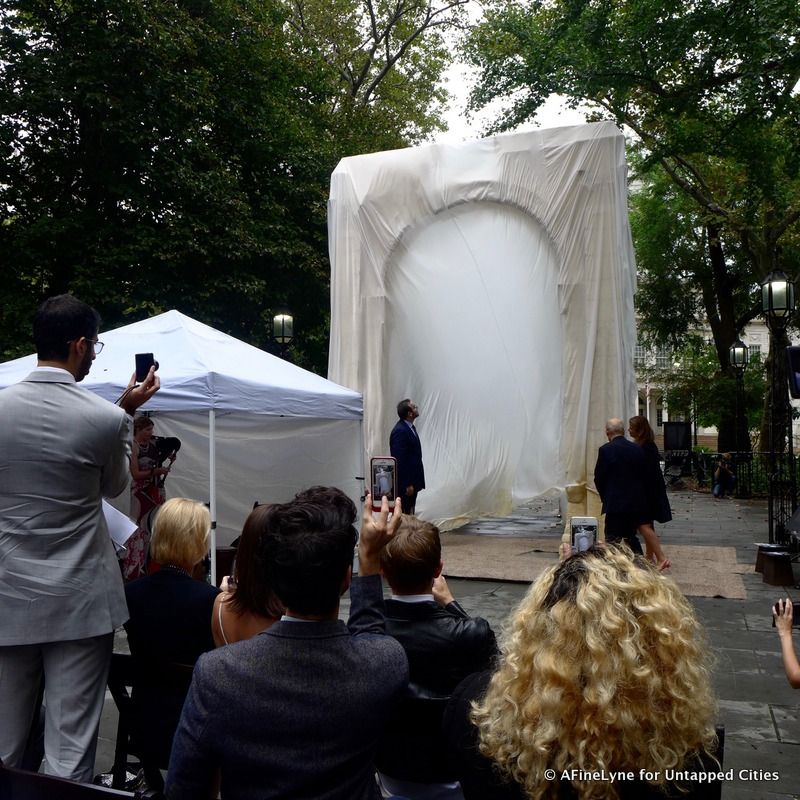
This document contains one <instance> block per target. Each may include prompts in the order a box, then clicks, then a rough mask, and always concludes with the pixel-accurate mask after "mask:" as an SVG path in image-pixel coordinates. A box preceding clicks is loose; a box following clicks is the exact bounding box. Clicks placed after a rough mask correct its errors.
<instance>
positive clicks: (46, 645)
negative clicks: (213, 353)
mask: <svg viewBox="0 0 800 800" xmlns="http://www.w3.org/2000/svg"><path fill="white" fill-rule="evenodd" d="M99 326H100V316H99V315H98V313H97V312H96V311H95V310H94V309H93V308H91V307H90V306H88V305H86V304H85V303H82V302H81V301H80V300H78V299H77V298H76V297H73V296H72V295H69V294H62V295H58V296H57V297H51V298H49V299H48V300H45V302H44V303H42V305H41V306H40V307H39V309H38V311H37V312H36V316H35V317H34V321H33V338H34V341H35V343H36V351H37V356H38V360H37V366H36V369H34V370H33V372H31V374H30V375H28V376H27V377H26V378H25V379H24V380H23V381H21V382H20V383H18V384H16V385H14V386H10V387H8V388H7V389H4V390H3V391H2V392H0V416H1V417H2V419H3V425H2V427H1V428H0V615H1V616H2V624H0V759H2V760H3V762H4V763H5V764H7V765H8V766H11V767H15V766H17V765H18V764H19V763H20V760H21V758H22V753H23V750H24V747H25V743H26V741H27V738H28V733H29V731H30V728H31V720H32V719H33V717H34V714H35V713H36V708H37V704H38V691H39V686H40V685H41V679H42V677H44V682H45V684H46V687H47V689H46V705H45V709H46V714H45V766H44V770H45V772H47V773H48V774H50V775H58V776H60V777H63V778H71V779H73V780H76V781H91V779H92V775H93V771H94V756H95V748H96V746H97V731H98V726H99V723H100V714H101V711H102V709H103V700H104V698H105V687H106V676H107V675H108V668H109V664H110V662H111V650H112V646H113V638H114V630H115V629H116V628H117V627H119V626H120V625H121V624H122V623H123V622H125V620H126V619H127V618H128V609H127V607H126V605H125V594H124V591H123V588H122V577H121V575H120V571H119V565H118V564H117V557H116V553H115V552H114V546H113V544H112V542H111V539H110V538H109V535H108V527H107V525H106V521H105V518H104V516H103V510H102V503H101V501H102V498H103V497H116V496H117V495H118V494H120V493H121V492H122V491H123V490H124V489H125V487H126V486H127V485H128V478H129V468H130V465H129V457H130V447H131V426H132V423H133V420H132V418H131V417H132V415H133V413H134V411H135V410H136V409H137V408H138V407H139V406H140V405H141V404H142V403H144V402H145V401H146V400H147V399H149V398H150V397H152V395H153V394H154V393H155V392H156V391H157V390H158V388H159V381H158V378H157V377H156V376H155V371H154V370H153V369H151V370H150V373H149V374H148V376H147V378H146V379H145V380H144V381H143V382H142V384H141V385H139V386H135V387H134V386H133V383H132V384H131V388H130V390H129V391H128V392H127V393H126V394H125V395H124V396H123V399H121V400H120V406H122V407H121V408H120V407H119V406H116V405H113V404H112V403H109V402H108V401H107V400H103V399H102V398H100V397H98V396H97V395H96V394H93V393H92V392H88V391H86V390H85V389H82V388H80V386H78V384H79V383H80V381H82V380H83V379H84V378H85V377H86V376H87V375H88V374H89V370H90V368H91V366H92V362H93V361H94V358H95V356H96V355H97V354H98V353H100V351H101V350H102V348H103V344H102V342H99V341H98V340H97V334H98V331H99ZM106 357H108V356H106ZM111 357H112V358H113V354H112V356H111Z"/></svg>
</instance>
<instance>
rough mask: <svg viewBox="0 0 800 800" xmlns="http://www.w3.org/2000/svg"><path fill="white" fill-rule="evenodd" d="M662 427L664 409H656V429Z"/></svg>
mask: <svg viewBox="0 0 800 800" xmlns="http://www.w3.org/2000/svg"><path fill="white" fill-rule="evenodd" d="M663 426H664V409H663V408H657V409H656V427H657V428H661V427H663Z"/></svg>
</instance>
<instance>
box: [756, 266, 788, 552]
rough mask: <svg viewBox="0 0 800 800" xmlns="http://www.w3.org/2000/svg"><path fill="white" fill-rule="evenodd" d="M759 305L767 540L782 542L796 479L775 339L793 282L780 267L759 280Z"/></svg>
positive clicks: (784, 323) (780, 333)
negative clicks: (766, 371)
mask: <svg viewBox="0 0 800 800" xmlns="http://www.w3.org/2000/svg"><path fill="white" fill-rule="evenodd" d="M761 308H762V310H763V312H764V316H765V318H766V322H767V327H768V328H769V332H770V353H769V358H770V364H771V369H770V387H769V392H770V403H769V541H770V543H775V542H779V543H781V544H783V543H785V542H786V540H787V538H788V536H787V523H788V521H789V517H791V515H792V513H793V512H794V510H795V507H796V506H797V481H796V478H795V473H794V446H793V442H792V409H791V403H790V402H789V394H788V392H787V389H786V379H785V378H786V376H785V374H784V372H783V368H784V359H783V358H782V357H781V355H782V354H780V353H778V352H777V349H778V347H777V345H778V342H779V341H783V339H784V336H785V330H786V326H787V324H788V323H789V320H790V319H791V316H792V313H793V312H794V284H793V283H792V282H791V281H790V280H789V278H788V277H787V276H786V275H785V273H783V272H781V271H780V270H774V271H773V272H771V273H770V274H769V275H768V276H767V277H766V279H765V280H764V282H763V283H762V284H761ZM787 439H788V447H787ZM784 450H785V451H786V456H785V457H784Z"/></svg>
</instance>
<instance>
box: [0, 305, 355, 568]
mask: <svg viewBox="0 0 800 800" xmlns="http://www.w3.org/2000/svg"><path fill="white" fill-rule="evenodd" d="M100 340H101V341H102V342H103V343H104V344H105V348H104V349H103V352H102V353H101V354H100V355H99V356H97V358H96V359H95V361H94V363H93V365H92V370H91V372H90V373H89V375H88V377H87V378H85V379H84V381H83V382H82V384H81V385H82V386H84V387H86V388H87V389H89V390H91V391H93V392H95V393H96V394H98V395H100V396H101V397H104V398H106V399H107V400H110V401H112V402H113V401H115V400H116V399H117V398H118V397H119V396H120V395H121V394H122V392H123V391H124V389H125V387H126V386H127V384H128V381H129V380H130V377H131V374H132V373H133V368H134V354H135V353H150V352H152V353H153V354H154V356H155V358H156V360H157V361H159V363H160V366H159V370H158V374H159V377H160V379H161V390H160V391H159V392H158V393H157V394H156V395H155V396H154V397H153V398H152V399H151V400H150V401H149V402H148V403H147V404H146V405H145V406H143V408H142V411H146V412H149V413H150V414H151V416H152V417H153V420H154V422H155V424H156V434H157V435H162V436H177V437H178V438H180V439H181V442H182V448H181V451H180V453H179V455H178V459H177V461H176V462H175V466H174V469H173V471H172V473H171V474H170V477H169V479H168V481H167V491H168V495H169V496H172V497H175V496H183V497H191V498H194V499H196V500H201V501H203V502H210V507H211V515H212V520H214V526H213V528H212V553H213V552H214V547H215V545H216V543H217V531H219V534H220V535H219V538H220V543H221V544H228V543H230V542H231V541H232V540H233V539H234V538H235V537H236V536H238V535H239V533H240V532H241V527H242V523H243V522H244V519H245V518H246V517H247V514H248V513H249V511H250V509H251V508H252V506H253V503H254V501H274V502H281V501H285V500H289V499H290V498H291V497H292V496H293V495H294V493H295V492H297V491H298V490H300V489H303V488H306V487H308V486H310V485H314V484H327V485H336V486H338V487H339V488H341V489H342V490H343V491H345V492H346V493H347V494H348V495H349V496H350V497H352V498H353V499H354V500H355V499H356V498H357V497H358V496H359V495H360V494H361V486H360V484H359V482H358V480H357V479H356V476H358V475H362V474H363V471H362V470H363V461H362V445H361V417H362V400H361V396H360V395H359V394H358V393H357V392H354V391H352V390H349V389H345V388H343V387H341V386H337V385H336V384H334V383H331V382H330V381H327V380H325V379H324V378H321V377H320V376H318V375H314V374H313V373H311V372H307V371H306V370H303V369H300V368H299V367H296V366H294V365H293V364H290V363H289V362H287V361H283V360H281V359H280V358H277V357H275V356H273V355H270V354H269V353H265V352H264V351H263V350H259V349H258V348H256V347H253V346H251V345H249V344H245V343H244V342H241V341H239V340H237V339H235V338H233V337H232V336H228V335H227V334H225V333H221V332H220V331H217V330H214V328H211V327H209V326H208V325H204V324H202V323H200V322H197V321H196V320H193V319H191V318H190V317H187V316H185V315H184V314H181V313H180V312H178V311H168V312H166V313H164V314H160V315H158V316H155V317H152V318H150V319H147V320H143V321H142V322H136V323H133V324H131V325H126V326H124V327H122V328H117V329H116V330H112V331H103V332H101V334H100ZM35 365H36V357H35V355H31V356H26V357H24V358H19V359H16V360H14V361H8V362H6V363H4V364H0V388H3V387H6V386H9V385H11V384H14V383H17V382H18V381H20V380H22V379H23V378H24V377H25V376H26V375H27V374H28V373H29V372H30V371H31V370H32V369H33V367H34V366H35ZM64 424H69V420H65V421H64ZM115 505H117V506H118V507H119V508H120V510H123V511H125V512H126V513H127V511H128V507H127V506H128V498H127V497H121V498H119V499H118V500H117V502H116V503H115ZM214 577H216V575H214Z"/></svg>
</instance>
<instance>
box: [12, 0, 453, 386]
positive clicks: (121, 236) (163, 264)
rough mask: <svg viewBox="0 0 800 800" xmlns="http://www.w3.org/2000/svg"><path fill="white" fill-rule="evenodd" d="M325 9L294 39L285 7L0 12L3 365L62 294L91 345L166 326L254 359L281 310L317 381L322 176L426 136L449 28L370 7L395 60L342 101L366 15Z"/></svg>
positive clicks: (95, 1)
mask: <svg viewBox="0 0 800 800" xmlns="http://www.w3.org/2000/svg"><path fill="white" fill-rule="evenodd" d="M464 1H465V0H459V2H464ZM337 2H338V5H337V6H336V7H335V8H334V7H333V6H328V5H324V4H322V3H317V5H316V9H315V10H314V15H315V16H314V20H315V26H314V27H313V28H308V29H307V30H304V31H303V38H302V41H300V38H299V33H298V29H297V27H296V25H295V24H294V23H295V20H294V18H293V17H292V16H291V15H292V14H293V13H294V11H295V10H296V9H297V8H298V6H297V5H296V4H290V3H288V2H284V0H185V1H182V2H175V0H55V1H54V2H53V1H52V0H51V2H43V0H0V20H2V25H0V51H2V53H3V57H2V59H1V60H0V269H2V274H3V276H4V301H3V304H2V309H1V310H0V341H2V342H3V344H2V348H3V352H2V356H3V357H5V358H8V357H13V356H16V355H20V354H23V353H26V352H30V350H31V341H30V320H31V317H32V315H33V311H34V310H35V308H36V306H37V305H38V303H39V302H40V301H41V300H42V299H43V298H44V297H46V296H48V295H51V294H55V293H60V292H64V291H72V292H74V293H75V294H77V295H78V296H79V297H81V298H82V299H84V300H85V301H87V302H89V303H91V304H93V305H95V306H96V307H97V308H98V310H99V311H100V312H101V314H102V316H103V318H104V324H105V326H106V327H113V326H115V325H117V324H121V323H123V322H130V321H133V320H136V319H140V318H142V317H144V316H147V315H150V314H154V313H158V312H160V311H163V310H166V309H169V308H177V309H179V310H181V311H184V312H185V313H187V314H190V315H192V316H195V317H197V318H199V319H201V320H202V321H204V322H207V323H209V324H211V325H214V326H216V327H219V328H222V329H223V330H225V331H227V332H229V333H231V334H233V335H234V336H237V337H239V338H242V339H245V340H246V341H249V342H251V343H253V344H256V345H258V346H262V347H264V346H267V345H268V344H269V335H270V329H269V320H270V318H271V311H272V310H273V309H276V308H278V307H280V306H288V307H290V308H291V309H292V311H293V313H294V316H295V330H296V332H297V334H298V338H297V340H296V342H295V344H294V345H293V349H292V353H293V357H294V358H295V360H296V361H297V362H298V363H300V364H301V365H303V366H306V367H309V368H312V369H316V370H317V371H320V372H324V370H325V368H326V365H327V337H328V325H329V314H328V308H329V302H330V301H329V264H328V258H327V224H326V216H327V196H328V183H329V179H330V173H331V171H332V170H333V168H334V167H335V165H336V163H337V162H338V161H339V159H340V158H342V157H343V156H346V155H352V154H354V153H357V152H362V151H370V150H377V149H382V148H385V147H400V146H404V145H405V144H407V143H408V141H412V140H415V139H416V138H419V137H422V136H424V135H426V134H427V133H428V132H429V131H431V130H433V129H434V128H435V127H436V125H437V124H438V121H437V120H438V118H437V116H436V111H435V107H436V104H437V103H438V102H439V100H440V99H441V96H442V95H441V91H440V90H438V89H435V88H432V86H433V85H434V84H435V83H436V79H437V78H438V75H439V73H440V72H441V70H442V68H443V66H444V64H445V60H446V58H445V53H444V50H443V48H442V41H441V36H440V34H439V32H438V26H439V22H440V21H445V20H449V19H450V17H447V16H446V15H445V14H444V13H442V14H437V15H436V16H435V17H434V18H433V19H432V20H428V23H429V24H430V25H434V22H435V25H434V27H433V28H432V29H431V30H432V31H433V34H432V35H431V36H430V37H428V36H427V35H426V30H427V28H426V27H425V25H424V23H425V19H424V13H423V12H424V8H425V7H424V6H422V5H421V4H419V3H405V4H401V5H400V6H396V7H395V6H393V7H392V8H396V9H398V10H399V9H402V10H403V13H402V14H399V16H397V18H396V19H395V18H394V17H392V15H391V13H390V11H391V9H390V8H389V7H388V6H386V7H384V5H380V6H376V9H377V11H378V12H379V14H378V16H377V17H376V18H375V22H376V24H379V23H381V21H382V20H384V21H385V22H386V27H385V29H384V33H385V37H384V39H383V40H382V41H383V43H384V44H385V45H386V47H389V45H390V43H392V44H393V46H394V47H395V49H394V50H391V51H389V50H387V49H383V50H373V51H372V52H371V54H370V59H369V69H368V70H367V73H366V75H367V76H368V81H369V87H370V91H369V94H368V95H367V93H366V92H363V91H362V92H360V93H356V94H349V93H348V92H346V91H343V89H342V85H343V84H342V74H341V69H339V70H337V69H335V68H334V66H335V65H334V64H332V62H331V58H330V56H331V54H332V53H339V52H350V51H353V52H356V51H357V50H358V48H357V46H356V42H357V39H358V36H359V35H360V34H359V33H358V32H359V31H362V32H363V30H364V25H365V20H366V19H367V18H368V17H367V16H365V15H366V14H367V7H366V6H365V5H364V4H363V3H362V2H360V1H359V0H352V1H351V0H337ZM311 5H312V4H311V3H307V4H306V5H305V6H304V9H305V10H306V12H309V13H310V10H311ZM351 23H352V24H351ZM389 23H391V24H389ZM420 24H422V25H423V27H422V28H421V29H419V26H420ZM326 26H327V27H326ZM415 26H416V27H415ZM412 28H413V30H412ZM315 37H316V40H315ZM398 43H399V44H398ZM385 55H391V56H392V57H393V60H392V61H391V62H389V61H387V60H386V58H385ZM351 62H352V64H353V65H355V66H358V62H357V61H356V60H353V59H351ZM365 63H366V62H365ZM412 112H413V113H412Z"/></svg>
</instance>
